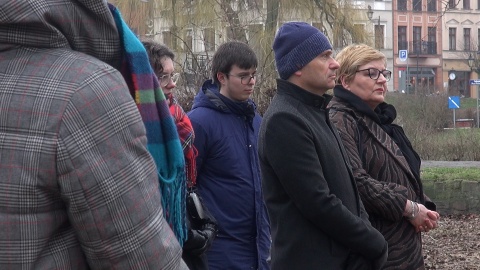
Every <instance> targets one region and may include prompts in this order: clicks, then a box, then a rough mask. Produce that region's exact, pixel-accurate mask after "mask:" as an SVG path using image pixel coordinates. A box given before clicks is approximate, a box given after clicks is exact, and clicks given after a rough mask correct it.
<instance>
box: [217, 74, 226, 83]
mask: <svg viewBox="0 0 480 270" xmlns="http://www.w3.org/2000/svg"><path fill="white" fill-rule="evenodd" d="M217 79H218V81H219V82H220V84H225V81H226V80H227V76H226V75H225V74H224V73H222V72H217Z"/></svg>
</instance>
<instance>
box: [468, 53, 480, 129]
mask: <svg viewBox="0 0 480 270" xmlns="http://www.w3.org/2000/svg"><path fill="white" fill-rule="evenodd" d="M479 53H480V51H478V52H477V55H478V54H479ZM477 65H478V63H477V61H476V59H475V58H473V55H472V54H471V53H470V55H469V56H468V66H469V67H470V70H471V71H475V72H476V73H477V74H478V71H479V68H478V66H477ZM479 99H480V87H479V85H477V128H478V127H480V112H479V109H480V107H479V106H480V104H479Z"/></svg>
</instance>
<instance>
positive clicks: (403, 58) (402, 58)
mask: <svg viewBox="0 0 480 270" xmlns="http://www.w3.org/2000/svg"><path fill="white" fill-rule="evenodd" d="M398 58H400V61H402V62H405V61H407V58H408V51H407V50H399V51H398Z"/></svg>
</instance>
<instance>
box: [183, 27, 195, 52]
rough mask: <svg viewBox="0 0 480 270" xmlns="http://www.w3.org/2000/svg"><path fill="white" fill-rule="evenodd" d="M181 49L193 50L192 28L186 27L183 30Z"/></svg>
mask: <svg viewBox="0 0 480 270" xmlns="http://www.w3.org/2000/svg"><path fill="white" fill-rule="evenodd" d="M183 50H184V51H185V52H194V50H193V30H192V29H188V30H187V31H186V32H185V40H184V43H183Z"/></svg>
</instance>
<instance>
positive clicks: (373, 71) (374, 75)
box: [357, 68, 392, 82]
mask: <svg viewBox="0 0 480 270" xmlns="http://www.w3.org/2000/svg"><path fill="white" fill-rule="evenodd" d="M360 71H368V76H369V77H370V79H372V80H378V78H380V74H382V75H383V77H385V80H387V82H388V81H390V78H392V72H391V71H390V70H386V69H384V70H379V69H378V68H366V69H360V70H357V72H360Z"/></svg>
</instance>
